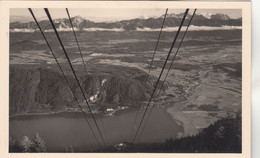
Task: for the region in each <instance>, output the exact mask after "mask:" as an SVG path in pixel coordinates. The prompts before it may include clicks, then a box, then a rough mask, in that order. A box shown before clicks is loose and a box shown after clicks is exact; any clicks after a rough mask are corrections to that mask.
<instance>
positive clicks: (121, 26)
mask: <svg viewBox="0 0 260 158" xmlns="http://www.w3.org/2000/svg"><path fill="white" fill-rule="evenodd" d="M163 17H164V15H162V16H160V17H140V18H135V19H129V20H121V21H112V22H111V21H110V22H94V21H90V20H88V19H85V18H82V17H81V16H75V17H72V18H71V20H72V23H73V26H74V28H75V30H91V29H92V30H93V29H94V28H95V29H99V30H109V29H110V30H111V29H113V30H124V31H125V30H138V29H139V30H140V29H147V28H149V29H158V28H160V27H161V24H162V20H163ZM182 17H183V13H180V14H168V15H167V18H166V21H165V24H164V27H165V28H173V27H178V26H179V24H180V22H181V19H182ZM190 18H191V15H190V14H188V15H187V18H186V21H185V23H184V26H186V25H187V24H188V22H189V21H188V19H190ZM53 21H54V23H55V26H56V27H57V28H58V29H60V30H63V31H66V29H70V28H71V24H70V22H69V19H68V18H60V19H54V20H53ZM39 24H40V26H41V27H42V29H43V30H45V31H48V30H52V28H51V25H50V22H49V21H48V20H47V19H39ZM192 25H193V26H196V27H227V26H230V27H231V28H240V27H241V26H242V18H239V19H231V18H230V17H229V16H228V15H225V14H214V15H210V14H197V15H195V16H194V18H193V21H192ZM37 29H38V27H37V25H36V24H35V22H34V21H28V19H27V21H26V22H21V21H18V20H17V21H14V20H11V23H10V30H11V31H14V32H19V31H26V30H27V31H28V32H29V31H35V30H37ZM95 29H94V30H95Z"/></svg>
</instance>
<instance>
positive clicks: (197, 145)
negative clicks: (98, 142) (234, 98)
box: [102, 116, 242, 153]
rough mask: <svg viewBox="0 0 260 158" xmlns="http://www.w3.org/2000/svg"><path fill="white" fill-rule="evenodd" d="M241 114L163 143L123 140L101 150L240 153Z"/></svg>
mask: <svg viewBox="0 0 260 158" xmlns="http://www.w3.org/2000/svg"><path fill="white" fill-rule="evenodd" d="M241 139H242V137H241V116H236V118H231V117H229V118H225V119H221V120H218V121H216V122H215V123H214V124H212V125H210V126H209V127H208V128H205V129H203V130H202V131H201V132H200V133H199V134H197V135H195V136H189V137H183V138H180V139H176V140H173V139H172V138H170V139H167V140H165V142H164V143H154V144H151V143H149V144H148V143H147V144H145V143H142V144H132V143H129V142H124V143H121V144H118V145H115V146H114V147H109V148H107V149H105V150H103V151H102V152H122V153H132V152H140V153H241V151H242V147H241V141H242V140H241Z"/></svg>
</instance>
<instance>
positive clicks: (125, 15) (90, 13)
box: [10, 8, 242, 22]
mask: <svg viewBox="0 0 260 158" xmlns="http://www.w3.org/2000/svg"><path fill="white" fill-rule="evenodd" d="M68 9H69V12H70V15H71V17H73V16H78V15H79V16H81V17H84V18H86V19H89V20H92V21H96V22H100V21H115V20H124V19H133V18H139V17H144V18H146V17H158V16H161V15H163V14H164V13H165V9H162V8H151V9H150V8H149V9H140V8H138V9H129V8H128V9H125V8H117V9H112V8H111V9H107V8H106V9H95V8H88V9H75V8H73V9H70V8H68ZM49 11H50V13H51V16H52V18H53V19H56V18H65V17H66V18H67V13H66V11H65V9H49ZM184 11H185V9H170V8H169V10H168V14H171V13H183V12H184ZM33 12H34V14H35V16H36V17H37V18H40V19H47V17H46V14H45V12H44V10H43V9H39V8H37V9H35V8H33ZM192 12H193V9H191V10H190V14H192ZM216 13H224V14H227V15H228V16H230V17H231V18H240V17H241V16H242V11H241V10H240V9H198V10H197V14H216ZM10 16H11V18H12V17H14V16H26V17H31V15H30V13H29V11H28V9H25V8H19V9H14V8H12V9H10Z"/></svg>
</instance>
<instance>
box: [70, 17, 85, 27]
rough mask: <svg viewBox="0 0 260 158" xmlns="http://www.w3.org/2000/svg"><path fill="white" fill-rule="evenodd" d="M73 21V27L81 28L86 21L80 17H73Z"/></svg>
mask: <svg viewBox="0 0 260 158" xmlns="http://www.w3.org/2000/svg"><path fill="white" fill-rule="evenodd" d="M71 21H72V23H73V25H76V26H79V25H80V24H81V23H83V22H84V21H85V19H84V18H82V17H81V16H79V15H78V16H74V17H72V18H71Z"/></svg>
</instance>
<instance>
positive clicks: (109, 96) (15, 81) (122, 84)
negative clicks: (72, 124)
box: [9, 67, 152, 114]
mask: <svg viewBox="0 0 260 158" xmlns="http://www.w3.org/2000/svg"><path fill="white" fill-rule="evenodd" d="M79 78H80V82H81V85H82V87H83V89H84V91H85V94H86V96H87V99H88V102H89V103H90V104H91V106H92V107H93V108H94V109H99V110H101V109H103V110H105V109H107V108H117V107H118V106H128V107H134V106H137V102H138V101H139V100H140V99H141V98H142V97H143V95H142V93H144V94H145V95H144V98H148V97H149V94H150V93H149V92H150V91H151V89H152V88H151V87H152V85H149V86H148V87H147V88H146V89H145V88H144V84H143V83H142V81H140V80H139V79H135V78H126V77H124V76H115V75H111V74H103V75H102V74H99V75H96V74H91V75H89V76H85V75H81V76H80V77H79ZM68 80H69V82H70V84H71V86H72V89H73V92H74V93H75V94H76V96H77V97H78V99H79V102H80V104H82V106H83V107H85V108H86V104H85V103H84V99H83V96H82V94H81V92H80V89H79V87H78V85H77V83H76V81H75V79H74V78H73V76H72V75H68ZM144 89H145V90H144ZM9 102H10V110H9V111H10V114H14V113H24V112H25V113H26V112H50V111H60V110H64V109H66V108H71V107H77V104H76V101H75V98H74V97H73V95H72V93H71V91H70V90H69V88H68V86H67V83H66V82H65V80H64V78H63V77H62V75H61V74H60V73H59V72H56V71H54V70H51V69H46V68H45V69H43V68H38V69H34V70H31V69H28V68H19V67H10V101H9Z"/></svg>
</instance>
